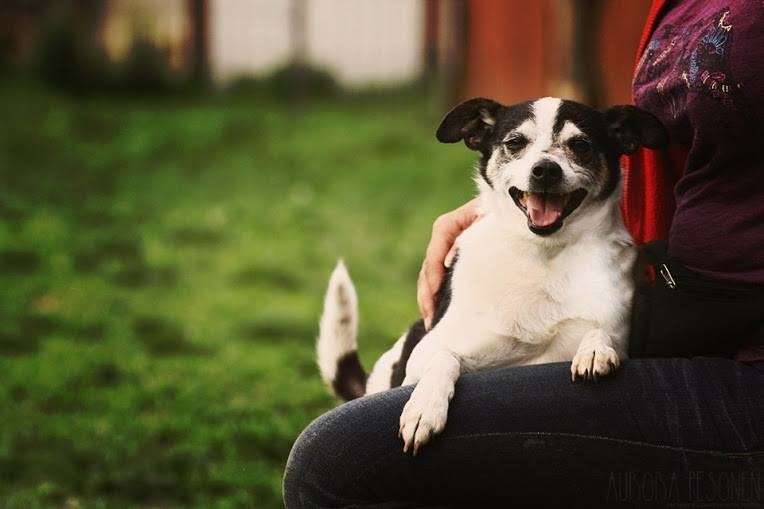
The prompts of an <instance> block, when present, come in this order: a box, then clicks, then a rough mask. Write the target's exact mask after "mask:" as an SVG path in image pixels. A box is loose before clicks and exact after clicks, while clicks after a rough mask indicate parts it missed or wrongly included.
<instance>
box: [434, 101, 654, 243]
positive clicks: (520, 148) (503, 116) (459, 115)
mask: <svg viewBox="0 0 764 509" xmlns="http://www.w3.org/2000/svg"><path fill="white" fill-rule="evenodd" d="M437 138H438V140H439V141H441V142H444V143H455V142H458V141H461V140H463V141H464V143H465V144H466V145H467V147H469V148H471V149H472V150H476V151H478V152H480V154H481V158H480V162H479V166H478V168H479V171H480V175H481V177H482V179H483V180H484V181H485V184H487V186H488V187H487V188H486V185H483V186H482V187H484V188H485V189H486V190H487V191H489V192H491V193H492V194H493V196H494V197H495V198H497V199H499V200H500V203H501V202H507V203H510V204H512V203H513V204H514V205H513V206H512V207H511V208H512V212H511V215H513V217H516V218H519V219H520V220H523V221H525V223H526V224H527V227H528V229H529V230H530V231H531V232H533V233H534V234H535V235H537V236H545V237H546V236H551V235H553V234H555V233H556V232H558V231H560V230H561V229H562V228H563V226H564V225H565V224H566V222H567V223H574V222H576V219H577V217H579V216H581V215H583V211H584V210H585V209H592V208H597V207H599V208H603V207H604V206H605V204H606V203H609V202H612V200H608V198H610V197H612V196H613V193H614V191H615V190H616V189H617V188H618V183H619V181H620V166H619V158H620V156H621V155H622V154H631V153H632V152H634V151H635V150H636V149H637V148H638V147H640V146H644V147H649V148H660V147H663V146H665V144H666V143H667V141H668V134H667V132H666V129H665V128H664V127H663V125H662V124H661V122H660V121H659V120H658V119H657V118H655V117H654V116H653V115H652V114H650V113H648V112H647V111H645V110H642V109H640V108H637V107H635V106H614V107H612V108H609V109H607V110H604V111H600V110H597V109H594V108H591V107H589V106H585V105H583V104H579V103H576V102H573V101H568V100H561V99H555V98H550V97H547V98H544V99H539V100H536V101H531V102H527V103H522V104H518V105H515V106H504V105H502V104H499V103H497V102H495V101H492V100H490V99H482V98H478V99H470V100H468V101H465V102H463V103H461V104H460V105H458V106H457V107H455V108H454V109H453V110H451V111H450V112H449V113H448V114H447V115H446V117H445V118H444V119H443V121H442V122H441V124H440V126H439V127H438V131H437ZM503 208H504V207H503ZM520 214H522V215H520ZM523 216H525V218H523Z"/></svg>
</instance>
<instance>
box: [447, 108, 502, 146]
mask: <svg viewBox="0 0 764 509" xmlns="http://www.w3.org/2000/svg"><path fill="white" fill-rule="evenodd" d="M501 108H503V106H502V105H501V104H499V103H497V102H496V101H492V100H491V99H484V98H482V97H478V98H475V99H470V100H468V101H464V102H463V103H461V104H460V105H458V106H457V107H455V108H454V109H452V110H451V111H449V112H448V114H447V115H446V116H445V117H444V118H443V120H442V121H441V122H440V126H439V127H438V130H437V131H436V132H435V136H436V137H437V138H438V141H440V142H442V143H456V142H457V141H460V140H464V144H465V145H467V146H468V147H469V148H471V149H472V150H479V149H481V148H482V147H483V143H484V142H485V140H486V137H487V135H488V134H490V133H491V132H492V131H493V126H494V125H495V124H496V117H497V115H498V113H499V110H500V109H501Z"/></svg>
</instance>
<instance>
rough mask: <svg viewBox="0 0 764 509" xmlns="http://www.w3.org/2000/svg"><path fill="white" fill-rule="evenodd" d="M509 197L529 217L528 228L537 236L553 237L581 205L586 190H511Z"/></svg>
mask: <svg viewBox="0 0 764 509" xmlns="http://www.w3.org/2000/svg"><path fill="white" fill-rule="evenodd" d="M509 195H510V196H511V197H512V199H513V200H514V201H515V205H517V206H518V207H519V208H520V210H522V211H523V212H524V213H525V215H526V216H527V217H528V228H529V229H530V231H532V232H533V233H535V234H536V235H551V234H552V233H554V232H556V231H557V230H559V229H560V228H562V222H563V221H564V220H565V218H566V217H568V216H569V215H570V214H571V213H572V212H573V211H574V210H576V209H577V208H578V206H579V205H581V202H582V201H584V198H585V197H586V190H584V189H576V190H575V191H573V192H572V193H567V194H558V193H537V192H529V191H521V190H520V189H518V188H516V187H511V188H510V189H509Z"/></svg>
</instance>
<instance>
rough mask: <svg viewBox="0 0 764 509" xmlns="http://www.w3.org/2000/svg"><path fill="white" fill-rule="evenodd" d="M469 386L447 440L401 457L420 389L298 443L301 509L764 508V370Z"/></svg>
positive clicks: (659, 369)
mask: <svg viewBox="0 0 764 509" xmlns="http://www.w3.org/2000/svg"><path fill="white" fill-rule="evenodd" d="M569 367H570V364H569V363H559V364H547V365H540V366H526V367H516V368H506V369H500V370H494V371H486V372H482V373H474V374H470V375H465V376H463V377H462V378H461V379H460V380H459V381H458V383H457V385H456V394H455V396H454V399H453V401H452V402H451V407H450V410H449V415H448V423H447V424H446V429H445V431H444V432H443V434H442V435H440V436H438V437H436V438H435V439H434V440H433V441H432V442H431V443H430V444H428V445H426V446H425V447H424V450H423V451H422V452H421V453H420V454H419V455H418V456H416V457H412V456H411V454H409V455H404V454H403V453H402V450H401V449H402V445H403V444H402V442H401V440H400V439H399V438H398V436H397V432H398V418H399V416H400V413H401V410H402V409H403V405H404V404H405V403H406V401H407V400H408V397H409V395H410V393H411V387H404V388H398V389H394V390H391V391H387V392H384V393H381V394H377V395H373V396H368V397H364V398H361V399H358V400H355V401H352V402H350V403H347V404H345V405H342V406H340V407H338V408H336V409H334V410H332V411H330V412H328V413H326V414H325V415H323V416H321V417H319V418H318V419H316V420H315V421H314V422H313V423H312V424H311V425H310V426H309V427H308V428H307V429H306V430H305V431H303V433H302V434H301V435H300V437H299V438H298V439H297V442H296V443H295V444H294V447H293V449H292V452H291V454H290V456H289V461H288V464H287V468H286V473H285V475H284V501H285V504H286V506H287V507H288V508H292V507H397V508H403V507H480V508H483V507H510V506H511V507H530V506H532V505H533V506H538V505H540V504H543V505H547V506H548V505H552V504H554V505H555V506H557V504H565V505H564V506H563V505H559V507H567V506H571V505H572V506H573V507H578V506H579V505H582V504H585V505H587V506H590V507H601V506H658V507H660V506H667V505H669V506H675V507H677V506H683V507H717V506H726V507H757V508H758V507H761V502H762V495H761V473H762V465H763V464H764V363H758V364H744V363H740V362H735V361H732V360H726V359H712V358H695V359H692V360H687V359H663V360H630V361H626V362H624V364H623V365H622V366H621V368H620V370H619V371H618V372H617V373H616V374H615V376H613V377H610V378H606V379H602V380H600V381H599V382H597V383H581V382H579V383H575V384H574V383H572V382H571V381H570V371H569Z"/></svg>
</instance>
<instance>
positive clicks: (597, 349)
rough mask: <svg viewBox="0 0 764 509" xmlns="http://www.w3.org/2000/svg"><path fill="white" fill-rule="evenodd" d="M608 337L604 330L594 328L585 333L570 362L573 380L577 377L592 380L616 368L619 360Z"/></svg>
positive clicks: (619, 362) (619, 363)
mask: <svg viewBox="0 0 764 509" xmlns="http://www.w3.org/2000/svg"><path fill="white" fill-rule="evenodd" d="M610 344H611V342H610V338H609V337H608V336H607V335H606V334H605V332H604V331H601V330H594V331H591V332H589V333H587V334H586V335H585V336H584V339H583V340H581V344H580V345H579V346H578V351H577V352H576V355H575V356H574V357H573V362H571V364H570V374H571V377H572V380H573V381H574V382H575V381H576V380H578V379H582V380H594V381H595V382H596V381H597V378H599V377H600V376H604V375H608V374H610V373H612V372H614V371H615V370H616V369H618V366H620V365H621V360H620V359H619V358H618V354H617V353H616V351H615V350H614V349H613V347H612V346H610Z"/></svg>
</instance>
